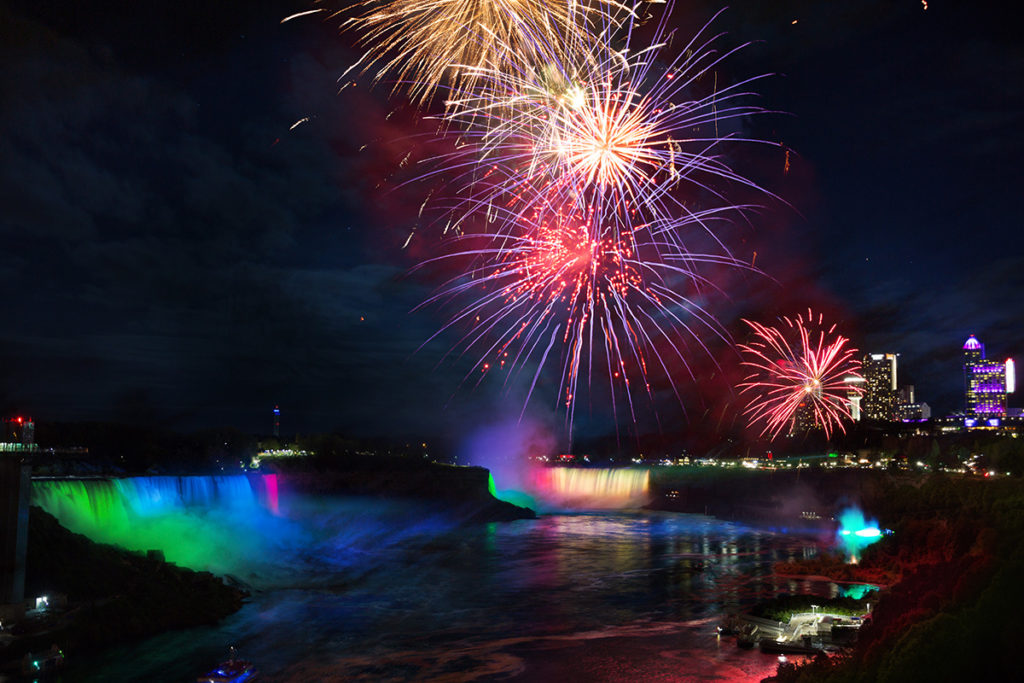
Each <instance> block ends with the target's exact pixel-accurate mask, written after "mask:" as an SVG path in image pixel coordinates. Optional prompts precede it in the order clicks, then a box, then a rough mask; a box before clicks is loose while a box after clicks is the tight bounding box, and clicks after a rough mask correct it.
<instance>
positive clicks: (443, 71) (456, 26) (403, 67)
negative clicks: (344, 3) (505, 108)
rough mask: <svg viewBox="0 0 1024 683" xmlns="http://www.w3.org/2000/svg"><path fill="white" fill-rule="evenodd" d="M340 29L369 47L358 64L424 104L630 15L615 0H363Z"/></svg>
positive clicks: (589, 37)
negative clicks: (493, 68) (486, 72)
mask: <svg viewBox="0 0 1024 683" xmlns="http://www.w3.org/2000/svg"><path fill="white" fill-rule="evenodd" d="M353 11H354V12H355V16H351V17H349V18H348V19H346V20H345V21H344V22H343V23H342V30H352V31H354V32H356V34H357V36H358V38H357V39H358V41H359V43H360V44H361V45H363V46H364V47H365V48H366V52H365V53H364V55H363V56H362V58H361V59H360V61H359V62H358V63H357V64H356V65H354V67H353V68H357V69H358V68H361V69H363V70H364V71H366V70H369V69H371V68H372V69H374V71H375V73H374V79H375V80H381V79H383V78H386V77H387V78H393V79H395V80H396V83H397V85H396V87H399V86H402V85H404V86H406V87H408V91H409V95H410V97H411V98H412V99H413V100H416V101H418V102H419V103H420V104H425V103H426V102H428V101H429V100H431V99H432V98H433V97H434V95H435V93H436V92H437V91H438V90H439V89H442V88H444V89H447V88H454V89H457V90H472V89H473V88H474V87H475V84H476V80H477V76H476V74H477V73H479V71H480V70H481V69H482V68H484V67H486V66H488V65H510V64H512V63H520V64H522V63H530V62H534V61H535V60H536V56H537V55H538V54H555V55H559V56H563V55H565V54H566V53H567V52H568V51H571V50H573V49H575V47H576V46H578V45H580V44H581V43H585V42H588V41H593V40H594V36H593V34H592V33H591V32H590V31H589V30H588V27H589V26H591V25H592V24H595V23H597V24H603V23H605V22H608V21H614V20H613V19H612V17H613V15H619V14H628V12H626V11H625V10H624V8H622V7H621V6H619V5H618V3H616V2H613V1H612V0H593V1H591V2H576V1H574V0H366V1H364V2H359V3H357V4H356V5H355V8H354V10H353Z"/></svg>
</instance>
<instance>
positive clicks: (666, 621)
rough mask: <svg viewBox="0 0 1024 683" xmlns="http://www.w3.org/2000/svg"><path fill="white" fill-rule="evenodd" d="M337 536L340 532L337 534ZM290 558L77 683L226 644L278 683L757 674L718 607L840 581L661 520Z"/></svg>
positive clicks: (769, 548)
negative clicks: (200, 616) (281, 571)
mask: <svg viewBox="0 0 1024 683" xmlns="http://www.w3.org/2000/svg"><path fill="white" fill-rule="evenodd" d="M328 537H330V535H329V534H328ZM316 548H317V549H316V550H315V551H313V553H314V556H312V557H311V556H310V555H309V553H308V552H307V553H305V554H302V556H301V557H300V556H299V554H300V553H299V552H298V551H296V554H295V556H294V557H286V556H282V557H279V558H276V562H278V563H279V564H281V565H283V566H285V567H291V568H292V573H291V578H292V580H291V581H290V582H288V584H285V585H282V584H281V583H280V579H278V584H277V585H276V586H275V587H273V588H268V589H264V590H261V591H258V592H256V593H255V594H254V595H253V598H252V600H251V602H250V603H249V604H248V605H246V606H245V608H243V609H242V610H241V611H240V612H239V613H237V614H235V615H234V616H232V617H230V618H228V619H226V620H225V621H224V622H222V623H221V624H219V625H217V626H216V627H211V628H201V629H192V630H189V631H186V632H179V633H172V634H166V635H163V636H159V637H157V638H153V639H151V640H149V641H146V642H144V643H141V644H137V645H135V646H132V647H125V648H120V649H118V650H115V651H113V652H110V653H107V654H105V655H103V656H102V657H101V658H98V659H94V660H90V661H88V662H86V663H85V664H84V665H81V668H80V669H79V670H78V671H77V672H74V674H75V678H74V679H73V680H87V681H111V680H117V681H129V680H150V681H162V680H167V681H171V680H180V681H188V680H194V678H195V676H196V675H197V674H198V673H200V672H202V671H203V670H204V669H206V668H208V667H209V666H210V665H211V664H213V663H215V662H216V661H217V660H218V659H221V658H222V656H223V654H224V653H225V652H226V651H227V648H228V646H229V645H231V644H234V645H235V646H236V647H238V649H239V650H240V651H241V652H242V653H243V654H244V655H245V656H246V657H248V658H249V659H252V660H254V661H255V662H256V663H257V665H258V667H259V669H260V671H261V679H262V680H268V681H332V680H338V681H341V680H366V681H391V680H394V681H400V680H432V681H461V680H521V681H548V680H550V681H564V680H588V681H612V680H615V681H623V680H637V681H647V680H663V681H697V680H701V681H708V680H723V681H756V680H760V678H762V677H763V676H766V675H770V674H771V673H773V672H774V670H775V664H776V660H775V659H774V658H773V657H770V656H768V655H762V654H761V653H759V652H756V651H755V652H751V651H743V650H739V649H738V648H737V647H736V646H735V643H734V641H733V640H732V639H722V640H721V641H719V639H718V638H717V637H716V635H715V626H717V624H718V622H719V619H720V617H721V615H722V614H723V613H725V612H730V611H738V610H742V609H744V608H747V607H749V606H751V605H753V604H754V603H756V602H758V601H759V600H763V599H766V598H769V597H772V596H774V595H776V594H777V593H779V592H798V593H799V592H810V593H814V592H819V593H820V592H825V593H828V592H834V590H835V588H834V586H832V585H831V584H826V583H814V582H803V581H792V580H786V579H780V578H775V577H772V576H771V566H772V564H773V563H774V562H777V561H782V560H790V559H794V558H797V557H808V556H813V555H814V554H815V553H816V552H817V546H816V543H815V541H814V539H809V538H799V537H794V536H787V535H782V534H775V533H771V532H767V531H764V530H758V529H756V528H751V527H746V526H742V525H739V524H734V523H726V522H721V521H718V520H715V519H713V518H709V517H702V516H697V515H682V514H672V513H655V512H632V513H631V512H621V513H601V514H574V515H551V516H544V517H541V518H539V519H537V520H528V521H518V522H511V523H505V524H489V525H480V526H474V527H468V528H457V527H456V528H452V527H447V526H444V525H440V526H439V527H438V528H437V529H436V530H434V531H432V532H426V531H424V532H423V533H419V534H417V535H414V536H409V537H405V538H403V541H402V542H401V543H381V544H379V546H377V547H374V546H372V545H366V544H364V545H362V546H360V547H359V549H358V556H353V551H352V549H351V547H349V546H346V545H345V544H339V543H333V544H332V543H322V544H319V545H317V546H316Z"/></svg>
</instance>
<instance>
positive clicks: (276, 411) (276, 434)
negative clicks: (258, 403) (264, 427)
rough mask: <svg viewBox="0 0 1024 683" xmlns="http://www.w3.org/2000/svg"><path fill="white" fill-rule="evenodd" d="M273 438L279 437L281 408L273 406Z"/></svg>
mask: <svg viewBox="0 0 1024 683" xmlns="http://www.w3.org/2000/svg"><path fill="white" fill-rule="evenodd" d="M274 438H275V439H279V438H281V409H280V408H279V407H278V406H274Z"/></svg>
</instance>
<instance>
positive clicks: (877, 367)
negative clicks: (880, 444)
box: [861, 353, 897, 421]
mask: <svg viewBox="0 0 1024 683" xmlns="http://www.w3.org/2000/svg"><path fill="white" fill-rule="evenodd" d="M896 358H897V354H895V353H869V354H867V355H866V356H864V360H863V363H862V366H861V374H863V375H864V380H865V386H864V400H863V402H862V406H861V407H862V412H863V415H864V417H865V418H867V419H869V420H887V421H888V420H894V419H896Z"/></svg>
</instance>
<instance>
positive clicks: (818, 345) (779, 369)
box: [739, 309, 862, 438]
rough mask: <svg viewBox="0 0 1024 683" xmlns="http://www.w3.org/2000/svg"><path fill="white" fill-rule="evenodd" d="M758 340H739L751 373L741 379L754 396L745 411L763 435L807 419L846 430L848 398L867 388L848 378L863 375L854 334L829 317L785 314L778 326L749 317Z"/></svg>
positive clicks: (810, 313)
mask: <svg viewBox="0 0 1024 683" xmlns="http://www.w3.org/2000/svg"><path fill="white" fill-rule="evenodd" d="M744 322H745V323H747V325H749V326H750V328H751V329H752V331H753V333H754V336H755V339H754V341H752V342H750V343H749V344H742V345H740V347H739V349H740V351H741V352H742V354H743V356H744V360H743V365H744V366H746V367H747V368H748V369H749V370H750V374H749V375H748V376H747V377H746V378H745V379H744V381H743V382H742V383H741V384H740V388H741V390H742V391H743V392H744V393H746V394H748V396H749V400H748V404H747V408H746V411H745V414H746V415H747V417H748V418H749V419H750V421H751V423H752V424H755V425H760V426H761V427H762V429H761V434H762V435H764V434H770V435H771V438H775V437H777V436H778V435H779V434H781V433H782V431H783V430H785V429H786V428H787V427H788V428H789V429H790V430H794V429H796V427H797V422H798V421H799V420H801V419H806V420H807V422H808V425H817V426H819V427H821V429H823V430H824V431H825V434H826V436H829V435H831V433H832V430H833V429H839V430H840V431H845V427H844V426H843V421H844V420H848V419H849V418H850V408H849V398H850V395H851V394H859V393H860V392H861V391H862V389H860V387H859V386H858V385H857V384H856V383H853V382H849V381H846V380H847V379H848V378H859V377H860V374H859V370H860V362H859V361H858V360H856V358H855V357H854V354H855V353H856V352H857V350H856V349H855V348H852V347H850V346H848V342H849V339H847V338H846V337H844V336H842V335H840V334H837V333H836V331H835V329H836V326H835V325H834V324H832V325H826V323H825V322H824V316H823V315H821V314H819V315H817V316H815V314H814V313H813V311H811V310H810V309H808V311H807V316H806V317H804V316H803V315H800V316H797V317H796V318H788V317H785V318H782V320H781V324H780V325H779V326H778V327H768V326H767V325H762V324H761V323H758V322H753V321H750V320H744Z"/></svg>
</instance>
